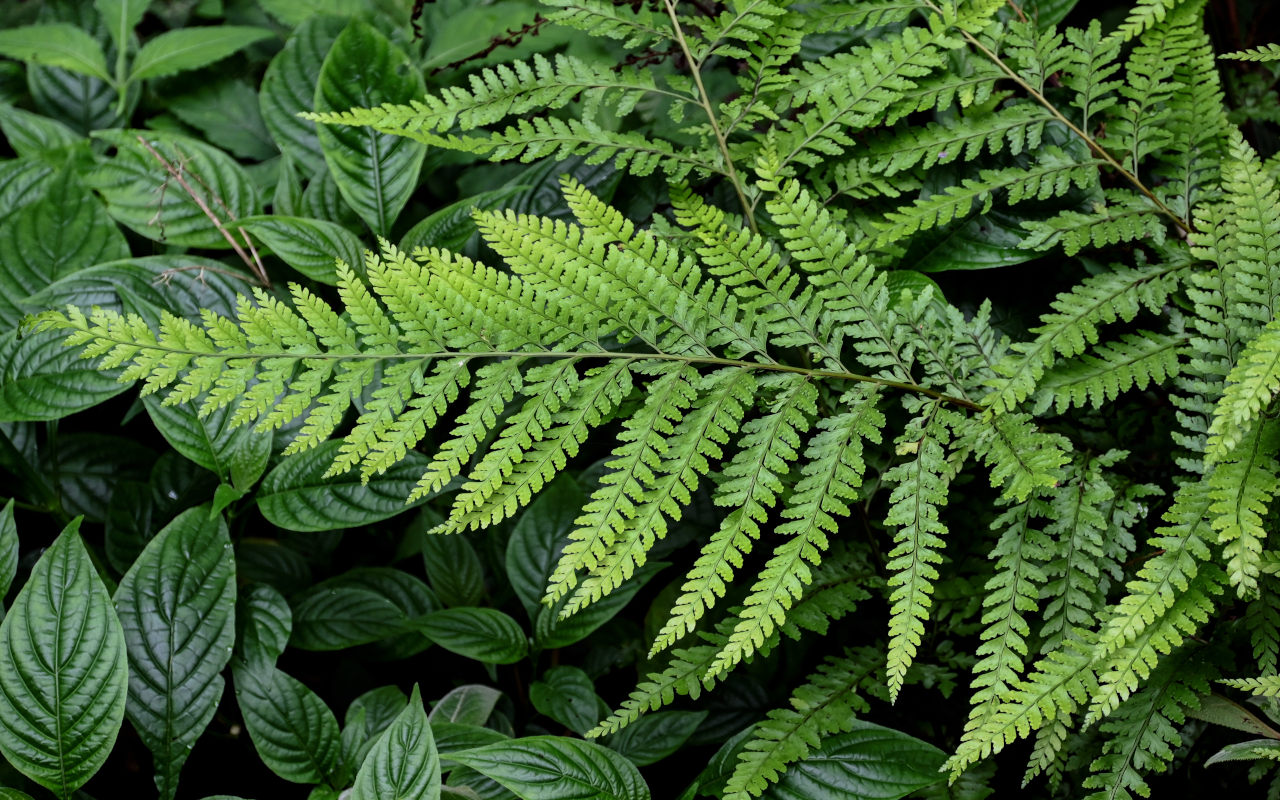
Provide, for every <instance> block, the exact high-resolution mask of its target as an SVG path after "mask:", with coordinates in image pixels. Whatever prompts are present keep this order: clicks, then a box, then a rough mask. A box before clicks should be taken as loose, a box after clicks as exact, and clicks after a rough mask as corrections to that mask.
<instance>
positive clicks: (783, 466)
mask: <svg viewBox="0 0 1280 800" xmlns="http://www.w3.org/2000/svg"><path fill="white" fill-rule="evenodd" d="M769 384H771V385H772V386H773V387H774V388H775V389H776V394H775V396H774V399H773V401H772V404H771V406H770V413H768V414H766V415H765V416H762V417H755V418H753V419H751V420H748V421H747V423H746V424H745V425H743V427H742V437H741V440H742V445H741V447H740V448H739V450H738V452H737V453H735V454H734V456H733V458H732V459H731V460H730V461H729V464H728V465H727V466H726V467H725V468H724V470H723V471H722V472H721V474H720V476H719V485H718V486H717V488H716V492H715V495H714V497H713V502H715V504H716V505H718V506H722V507H727V508H731V509H733V510H732V511H730V512H729V514H728V516H726V517H725V518H724V519H723V520H722V521H721V523H720V527H719V528H718V529H717V530H716V532H715V533H714V534H712V536H711V538H710V539H709V540H708V541H707V543H706V544H705V545H704V546H703V548H702V551H701V553H700V554H699V555H698V558H697V560H696V561H695V562H694V565H693V567H692V569H690V570H689V574H688V575H687V576H686V577H685V582H684V585H683V586H681V593H680V596H679V597H678V598H676V601H675V603H674V604H673V605H672V610H671V616H670V617H669V618H668V619H667V621H666V623H665V624H663V626H662V630H661V631H660V632H659V633H658V636H657V638H656V639H655V640H654V643H653V647H652V648H651V649H650V651H649V654H650V657H653V655H655V654H657V653H658V652H660V651H662V650H664V649H666V648H667V647H670V646H671V645H672V644H674V643H675V642H676V641H677V640H678V639H680V638H681V637H683V636H684V635H685V634H687V633H689V632H691V631H692V630H693V629H694V627H695V626H696V625H697V624H698V621H699V620H700V619H702V618H703V616H704V615H705V614H706V612H707V611H708V610H709V609H710V608H711V607H712V606H714V605H715V604H716V601H717V599H718V598H721V597H724V594H725V591H726V589H727V586H728V582H729V581H730V580H731V579H732V578H733V574H734V570H735V569H739V568H741V567H742V559H743V555H744V554H745V553H747V552H748V551H749V550H750V548H751V542H752V540H754V539H758V538H759V537H760V525H761V523H763V522H764V521H765V519H767V517H768V510H769V509H770V508H771V507H772V506H773V505H774V504H775V503H776V502H777V498H778V495H779V494H780V493H781V492H782V489H783V483H782V479H783V477H784V476H785V475H786V472H787V470H788V469H789V466H788V465H789V464H791V463H792V462H794V461H795V459H796V457H797V455H798V452H797V451H798V449H799V446H800V437H801V435H802V434H804V433H805V432H807V431H808V429H809V426H810V424H811V420H812V419H813V417H814V415H815V414H816V412H817V409H816V407H815V405H814V403H815V401H816V399H817V390H816V389H815V388H814V386H813V384H812V383H811V382H809V381H807V380H805V379H803V378H801V377H799V376H791V375H787V376H779V377H778V378H774V379H773V380H771V381H770V382H769Z"/></svg>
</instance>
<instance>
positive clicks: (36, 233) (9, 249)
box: [0, 170, 129, 328]
mask: <svg viewBox="0 0 1280 800" xmlns="http://www.w3.org/2000/svg"><path fill="white" fill-rule="evenodd" d="M128 255H129V248H128V245H126V244H125V241H124V236H122V235H121V233H120V231H119V229H117V228H116V226H115V225H113V224H112V223H111V217H110V216H108V215H107V212H106V209H104V208H103V207H102V204H101V203H100V202H98V200H97V198H95V197H94V196H93V195H92V194H91V193H90V192H89V191H88V190H87V189H85V188H84V186H82V185H81V183H80V181H79V179H77V178H76V177H75V175H74V174H73V173H71V172H70V171H69V170H64V171H62V172H61V173H59V174H58V175H57V176H55V177H54V178H53V179H52V180H51V181H49V183H48V184H47V187H46V189H45V194H44V196H43V197H41V198H40V199H39V200H37V201H36V202H34V203H31V204H29V205H27V206H25V207H23V208H22V209H21V210H19V211H18V212H17V213H15V214H14V215H13V217H12V218H10V219H9V220H8V221H7V222H6V223H5V224H4V225H2V226H0V325H3V326H4V327H5V328H9V327H13V326H15V325H17V323H18V321H19V320H21V319H22V317H23V315H24V314H25V313H26V312H27V311H28V310H33V309H26V308H23V307H22V306H21V305H20V302H21V301H22V300H23V298H25V297H26V296H27V295H30V294H32V293H33V292H37V291H39V290H41V289H43V288H45V287H46V286H48V285H49V284H51V283H53V282H54V281H56V280H58V279H59V278H63V277H65V276H67V275H70V274H72V273H74V272H76V271H77V270H81V269H84V268H85V267H90V266H93V265H94V264H97V263H99V262H102V261H114V260H116V259H119V258H125V257H127V256H128Z"/></svg>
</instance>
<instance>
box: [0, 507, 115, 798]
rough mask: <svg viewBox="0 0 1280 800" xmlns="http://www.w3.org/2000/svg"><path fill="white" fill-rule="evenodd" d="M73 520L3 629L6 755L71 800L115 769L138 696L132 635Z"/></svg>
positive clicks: (0, 670)
mask: <svg viewBox="0 0 1280 800" xmlns="http://www.w3.org/2000/svg"><path fill="white" fill-rule="evenodd" d="M79 527H80V523H79V520H76V521H74V522H72V523H71V524H70V525H68V526H67V527H66V529H65V530H64V531H63V532H62V535H61V536H59V537H58V538H57V540H56V541H55V542H54V543H53V545H52V546H50V547H49V549H48V550H46V551H45V553H44V555H42V556H41V557H40V560H39V561H38V562H37V563H36V566H35V569H33V570H32V571H31V577H30V579H28V581H27V584H26V585H25V586H24V587H22V591H21V592H20V593H19V594H18V597H17V599H16V600H14V603H13V608H11V609H10V610H9V614H8V615H7V616H6V617H5V618H4V623H3V624H0V752H3V753H4V756H5V758H6V759H8V760H9V763H10V764H12V765H14V766H15V767H17V768H18V769H19V770H20V771H21V772H22V773H23V774H25V775H26V776H27V777H29V778H31V779H32V780H34V781H35V782H37V783H39V784H40V785H41V786H44V787H46V788H48V789H50V790H51V791H53V792H54V793H55V794H57V795H58V796H59V797H62V798H64V799H65V798H69V797H70V796H71V795H72V793H73V792H75V790H76V789H78V788H80V786H82V785H83V784H84V782H85V781H87V780H89V778H90V777H92V776H93V774H94V773H95V772H97V771H98V768H99V767H101V766H102V764H103V762H104V761H106V759H107V755H108V754H109V753H110V752H111V748H112V746H113V745H114V744H115V741H116V734H117V733H119V731H120V725H121V724H122V723H123V721H124V708H125V698H126V696H127V694H128V691H129V676H128V665H127V659H126V656H125V641H124V633H123V632H122V631H121V629H120V621H119V620H118V619H117V618H116V613H115V610H114V609H113V608H112V607H111V597H110V596H109V595H108V594H107V589H106V587H105V586H103V585H102V580H101V579H100V578H99V577H98V573H97V572H96V571H95V570H94V568H93V563H92V562H91V561H90V560H89V553H88V552H87V551H86V550H85V548H84V544H83V543H82V542H81V541H80V535H79V533H78V532H77V531H78V529H79Z"/></svg>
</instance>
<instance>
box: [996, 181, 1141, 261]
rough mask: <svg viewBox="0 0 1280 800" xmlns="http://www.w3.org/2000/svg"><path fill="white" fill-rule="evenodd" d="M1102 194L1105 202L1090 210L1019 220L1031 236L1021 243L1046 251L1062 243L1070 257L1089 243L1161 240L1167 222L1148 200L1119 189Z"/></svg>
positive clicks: (1028, 247) (1098, 245)
mask: <svg viewBox="0 0 1280 800" xmlns="http://www.w3.org/2000/svg"><path fill="white" fill-rule="evenodd" d="M1105 197H1106V202H1105V203H1097V204H1095V205H1094V208H1093V213H1084V212H1080V211H1071V210H1068V211H1063V212H1060V213H1059V214H1057V215H1056V216H1053V217H1050V218H1049V219H1045V220H1032V221H1029V222H1024V223H1022V227H1024V228H1026V229H1027V230H1028V231H1030V232H1031V235H1029V236H1028V237H1027V238H1026V239H1024V240H1023V241H1022V243H1021V245H1020V246H1021V247H1025V248H1027V249H1029V250H1046V249H1048V248H1050V247H1054V246H1057V245H1059V244H1061V245H1062V250H1063V252H1065V253H1066V254H1067V255H1069V256H1073V255H1075V254H1076V253H1079V252H1080V251H1081V250H1083V249H1085V248H1086V247H1090V246H1093V247H1107V246H1108V245H1113V244H1119V243H1121V242H1135V241H1141V240H1148V241H1150V242H1152V243H1154V244H1156V245H1160V244H1163V243H1164V240H1165V234H1166V223H1165V220H1164V218H1163V217H1161V216H1160V214H1159V211H1158V209H1156V207H1155V206H1154V205H1153V204H1152V203H1151V201H1149V200H1147V198H1145V197H1143V196H1142V195H1140V194H1137V193H1135V192H1130V191H1126V190H1122V189H1109V190H1107V191H1106V192H1105Z"/></svg>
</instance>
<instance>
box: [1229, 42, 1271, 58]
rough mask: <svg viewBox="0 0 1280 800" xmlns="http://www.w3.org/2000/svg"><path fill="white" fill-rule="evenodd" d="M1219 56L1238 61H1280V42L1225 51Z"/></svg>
mask: <svg viewBox="0 0 1280 800" xmlns="http://www.w3.org/2000/svg"><path fill="white" fill-rule="evenodd" d="M1218 58H1230V59H1234V60H1236V61H1280V44H1276V43H1275V42H1272V43H1271V44H1264V45H1262V46H1261V47H1254V48H1252V49H1250V50H1236V51H1235V52H1232V53H1223V54H1222V55H1220V56H1218Z"/></svg>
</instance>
